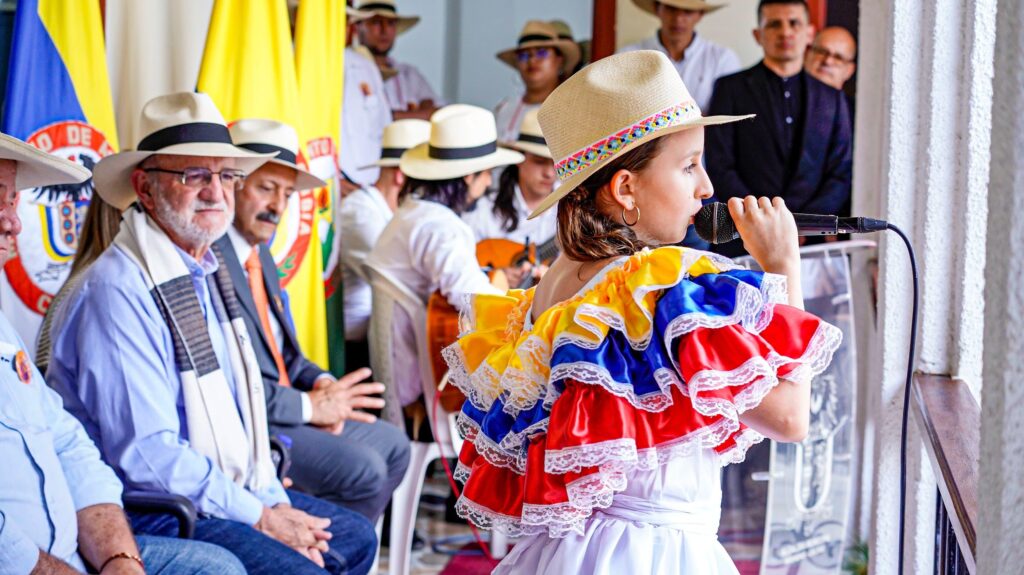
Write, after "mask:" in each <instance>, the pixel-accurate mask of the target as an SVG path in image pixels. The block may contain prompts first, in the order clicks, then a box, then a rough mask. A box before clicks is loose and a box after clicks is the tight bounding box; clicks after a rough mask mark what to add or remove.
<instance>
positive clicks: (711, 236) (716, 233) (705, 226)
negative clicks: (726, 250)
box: [693, 202, 740, 244]
mask: <svg viewBox="0 0 1024 575" xmlns="http://www.w3.org/2000/svg"><path fill="white" fill-rule="evenodd" d="M693 226H694V228H695V229H696V230H697V235H698V236H700V237H701V239H702V240H704V241H706V242H709V243H712V244H724V243H725V242H731V241H732V240H734V239H736V238H738V237H740V234H739V232H737V231H736V225H735V224H733V222H732V216H730V215H729V208H728V206H726V205H725V204H723V203H721V202H714V203H711V204H706V205H705V206H704V207H703V208H701V209H700V211H699V212H697V215H696V216H694V218H693Z"/></svg>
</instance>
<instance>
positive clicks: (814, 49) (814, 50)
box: [807, 44, 853, 64]
mask: <svg viewBox="0 0 1024 575" xmlns="http://www.w3.org/2000/svg"><path fill="white" fill-rule="evenodd" d="M807 49H808V50H810V52H811V54H814V55H815V56H818V57H819V58H821V59H822V60H828V59H829V58H832V59H834V60H836V61H837V62H839V63H840V64H852V63H853V58H847V57H846V56H843V55H842V54H839V53H838V52H832V51H831V50H828V49H826V48H822V47H821V46H815V45H813V44H812V45H810V46H808V47H807Z"/></svg>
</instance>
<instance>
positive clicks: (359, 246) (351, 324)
mask: <svg viewBox="0 0 1024 575" xmlns="http://www.w3.org/2000/svg"><path fill="white" fill-rule="evenodd" d="M428 139H430V122H427V121H426V120H414V119H408V120H398V121H397V122H394V123H393V124H391V125H389V126H388V127H387V128H385V129H384V142H383V148H382V150H381V151H380V152H379V153H380V156H381V157H380V159H379V160H377V161H376V162H374V165H375V166H377V168H378V169H379V170H380V176H379V177H378V178H377V183H376V184H375V185H369V186H363V187H362V188H360V189H359V190H357V191H356V192H355V193H352V194H349V195H348V196H346V197H345V198H344V199H343V200H342V201H341V208H340V210H339V216H338V224H337V226H338V230H339V232H340V233H341V256H340V257H341V266H342V268H341V273H342V285H343V286H345V294H344V304H345V305H344V309H345V365H346V366H348V367H349V368H350V369H354V368H359V367H369V366H370V350H369V346H368V345H367V342H366V336H367V330H368V328H369V325H370V313H371V311H372V307H373V305H372V304H373V301H372V297H371V292H370V284H369V283H367V281H366V276H365V274H364V272H363V264H364V263H365V262H366V256H368V255H369V254H370V250H372V249H373V246H374V244H376V243H377V238H378V237H380V233H381V232H382V231H384V227H385V226H387V225H388V222H389V221H391V215H392V214H393V213H394V212H395V210H397V209H398V194H399V192H401V191H402V186H403V185H404V184H405V175H404V174H402V171H401V170H399V169H398V160H399V158H400V157H401V155H402V153H403V152H405V151H406V150H408V149H409V148H413V147H416V146H418V145H420V144H422V143H423V142H426V141H427V140H428Z"/></svg>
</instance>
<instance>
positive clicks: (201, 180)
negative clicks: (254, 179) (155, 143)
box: [142, 168, 245, 188]
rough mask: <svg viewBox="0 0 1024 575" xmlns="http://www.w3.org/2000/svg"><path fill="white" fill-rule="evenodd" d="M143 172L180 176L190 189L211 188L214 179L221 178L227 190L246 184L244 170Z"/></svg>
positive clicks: (157, 169) (159, 169)
mask: <svg viewBox="0 0 1024 575" xmlns="http://www.w3.org/2000/svg"><path fill="white" fill-rule="evenodd" d="M142 171H143V172H160V173H161V174H175V175H177V176H180V177H179V178H178V180H179V181H180V182H181V183H182V184H185V185H186V186H188V187H190V188H200V187H204V186H209V185H210V184H211V183H212V182H213V177H214V176H217V177H218V178H220V185H222V186H224V187H225V188H231V187H238V186H240V185H242V183H243V182H245V172H243V171H242V170H234V169H227V170H221V171H219V172H214V171H212V170H210V169H209V168H185V169H184V170H181V171H178V170H165V169H163V168H146V169H144V170H142Z"/></svg>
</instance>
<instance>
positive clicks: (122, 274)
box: [47, 92, 376, 575]
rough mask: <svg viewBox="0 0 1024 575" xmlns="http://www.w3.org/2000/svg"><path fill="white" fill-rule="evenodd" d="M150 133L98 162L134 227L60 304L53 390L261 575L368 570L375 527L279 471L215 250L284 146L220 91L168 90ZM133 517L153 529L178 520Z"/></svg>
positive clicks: (200, 533) (144, 480)
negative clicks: (243, 132)
mask: <svg viewBox="0 0 1024 575" xmlns="http://www.w3.org/2000/svg"><path fill="white" fill-rule="evenodd" d="M139 126H140V130H139V131H140V132H141V133H142V134H144V136H143V137H142V138H141V139H140V140H139V141H138V142H137V143H136V145H135V146H134V148H133V151H126V152H120V153H118V154H114V155H111V156H107V157H105V158H104V159H103V160H101V161H100V162H99V163H98V164H97V165H96V169H95V170H94V171H93V179H94V181H95V182H96V189H97V192H98V193H99V194H100V195H101V196H102V197H103V199H104V200H106V201H107V203H108V204H110V205H111V206H114V207H115V208H117V209H120V210H124V213H123V215H122V219H121V228H120V231H119V233H118V235H117V237H116V238H115V239H114V243H113V244H111V246H110V247H109V248H107V250H106V251H104V252H103V254H102V255H100V257H99V258H97V259H96V261H95V262H94V263H93V264H92V266H90V267H89V269H88V270H86V271H85V272H83V274H82V279H81V282H80V284H79V286H78V288H77V289H76V290H75V291H74V292H73V293H72V294H71V295H69V296H68V298H67V299H66V300H65V301H64V303H63V304H61V306H60V308H59V309H58V310H57V312H56V313H57V315H56V317H55V318H54V323H53V334H55V335H54V337H53V351H52V357H51V360H50V366H49V369H48V371H47V381H48V383H49V384H50V385H51V386H53V387H54V388H56V389H57V390H58V391H59V392H60V393H61V395H62V396H63V398H64V403H65V406H66V408H67V409H68V411H70V412H71V413H72V414H73V415H75V416H76V417H77V418H78V419H79V420H80V421H81V422H82V423H83V425H84V427H85V429H86V431H87V432H88V433H89V435H90V436H91V437H92V439H93V441H94V442H95V443H96V444H97V446H98V447H99V448H100V451H101V453H102V454H103V457H104V459H105V460H106V461H107V463H108V464H110V465H111V467H113V468H114V469H115V471H117V473H118V474H119V475H120V476H121V478H122V479H123V481H124V482H125V484H127V485H128V486H129V487H130V488H133V489H139V490H145V491H157V492H165V493H176V494H179V495H182V496H185V497H187V498H189V499H190V500H191V501H192V503H193V504H194V505H195V507H196V510H197V511H198V512H199V518H198V519H197V520H196V528H195V538H196V539H198V540H200V541H206V542H209V543H213V544H215V545H219V546H221V547H224V548H226V549H227V550H229V551H231V552H232V553H233V554H234V555H235V556H236V557H238V559H239V560H240V561H241V562H242V563H243V565H244V566H245V568H246V570H247V571H248V572H249V573H250V574H261V573H262V574H267V575H270V574H274V573H308V574H310V575H312V574H323V573H324V572H325V569H326V570H327V572H330V573H335V574H339V573H343V572H345V573H359V574H365V573H367V572H368V571H369V569H370V566H371V565H372V563H373V559H374V554H375V553H374V552H375V549H376V537H375V535H374V532H373V525H372V524H371V523H370V522H369V521H367V520H366V518H365V517H363V516H362V515H360V514H358V513H355V512H353V511H349V510H348V509H345V508H343V507H340V506H337V505H335V504H333V503H329V502H327V501H323V500H321V499H318V498H316V497H313V496H310V495H307V494H303V493H299V492H296V491H285V489H284V487H283V486H282V484H281V482H280V481H279V480H278V478H277V476H276V473H275V471H276V470H275V466H274V463H273V461H272V460H271V457H270V449H269V438H270V435H269V431H268V429H267V411H266V399H265V390H264V381H263V377H262V375H261V373H260V366H259V362H258V360H257V358H256V353H255V351H254V350H253V348H252V343H251V342H252V339H253V338H252V336H251V335H250V333H249V330H248V328H247V326H246V323H245V320H244V318H243V317H242V312H241V310H240V304H239V302H238V300H237V298H236V296H235V291H234V289H233V287H232V280H231V276H230V274H229V273H228V271H227V269H226V267H225V264H224V257H223V254H222V253H221V251H220V250H219V249H218V248H217V246H214V245H213V243H214V241H215V240H217V239H218V238H220V237H221V236H222V235H224V233H225V232H226V231H227V229H228V227H229V226H230V225H231V222H232V220H233V219H234V192H235V190H236V189H237V188H238V187H240V186H241V184H242V182H243V180H244V178H245V176H246V175H247V174H248V173H250V172H252V171H254V170H255V169H256V168H258V167H260V166H261V165H263V164H264V163H265V162H266V161H267V160H269V159H270V158H271V157H273V156H274V155H276V154H275V153H274V152H273V151H271V152H263V153H256V152H252V151H250V150H246V149H242V148H239V147H236V146H234V145H233V143H232V140H231V135H230V132H229V131H228V128H227V125H226V123H225V122H224V118H223V116H222V115H221V114H220V111H218V110H217V108H216V106H215V105H214V104H213V101H212V100H210V98H209V97H208V96H206V95H205V94H197V93H192V92H181V93H177V94H169V95H166V96H160V97H157V98H154V99H153V100H150V101H149V102H147V103H146V105H145V106H143V109H142V113H141V119H140V122H139ZM131 520H132V527H133V528H134V529H135V531H136V532H137V533H144V534H151V535H163V534H167V533H173V532H175V531H176V529H177V522H176V521H175V520H174V519H173V518H171V517H169V516H163V515H144V516H143V515H132V516H131Z"/></svg>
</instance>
